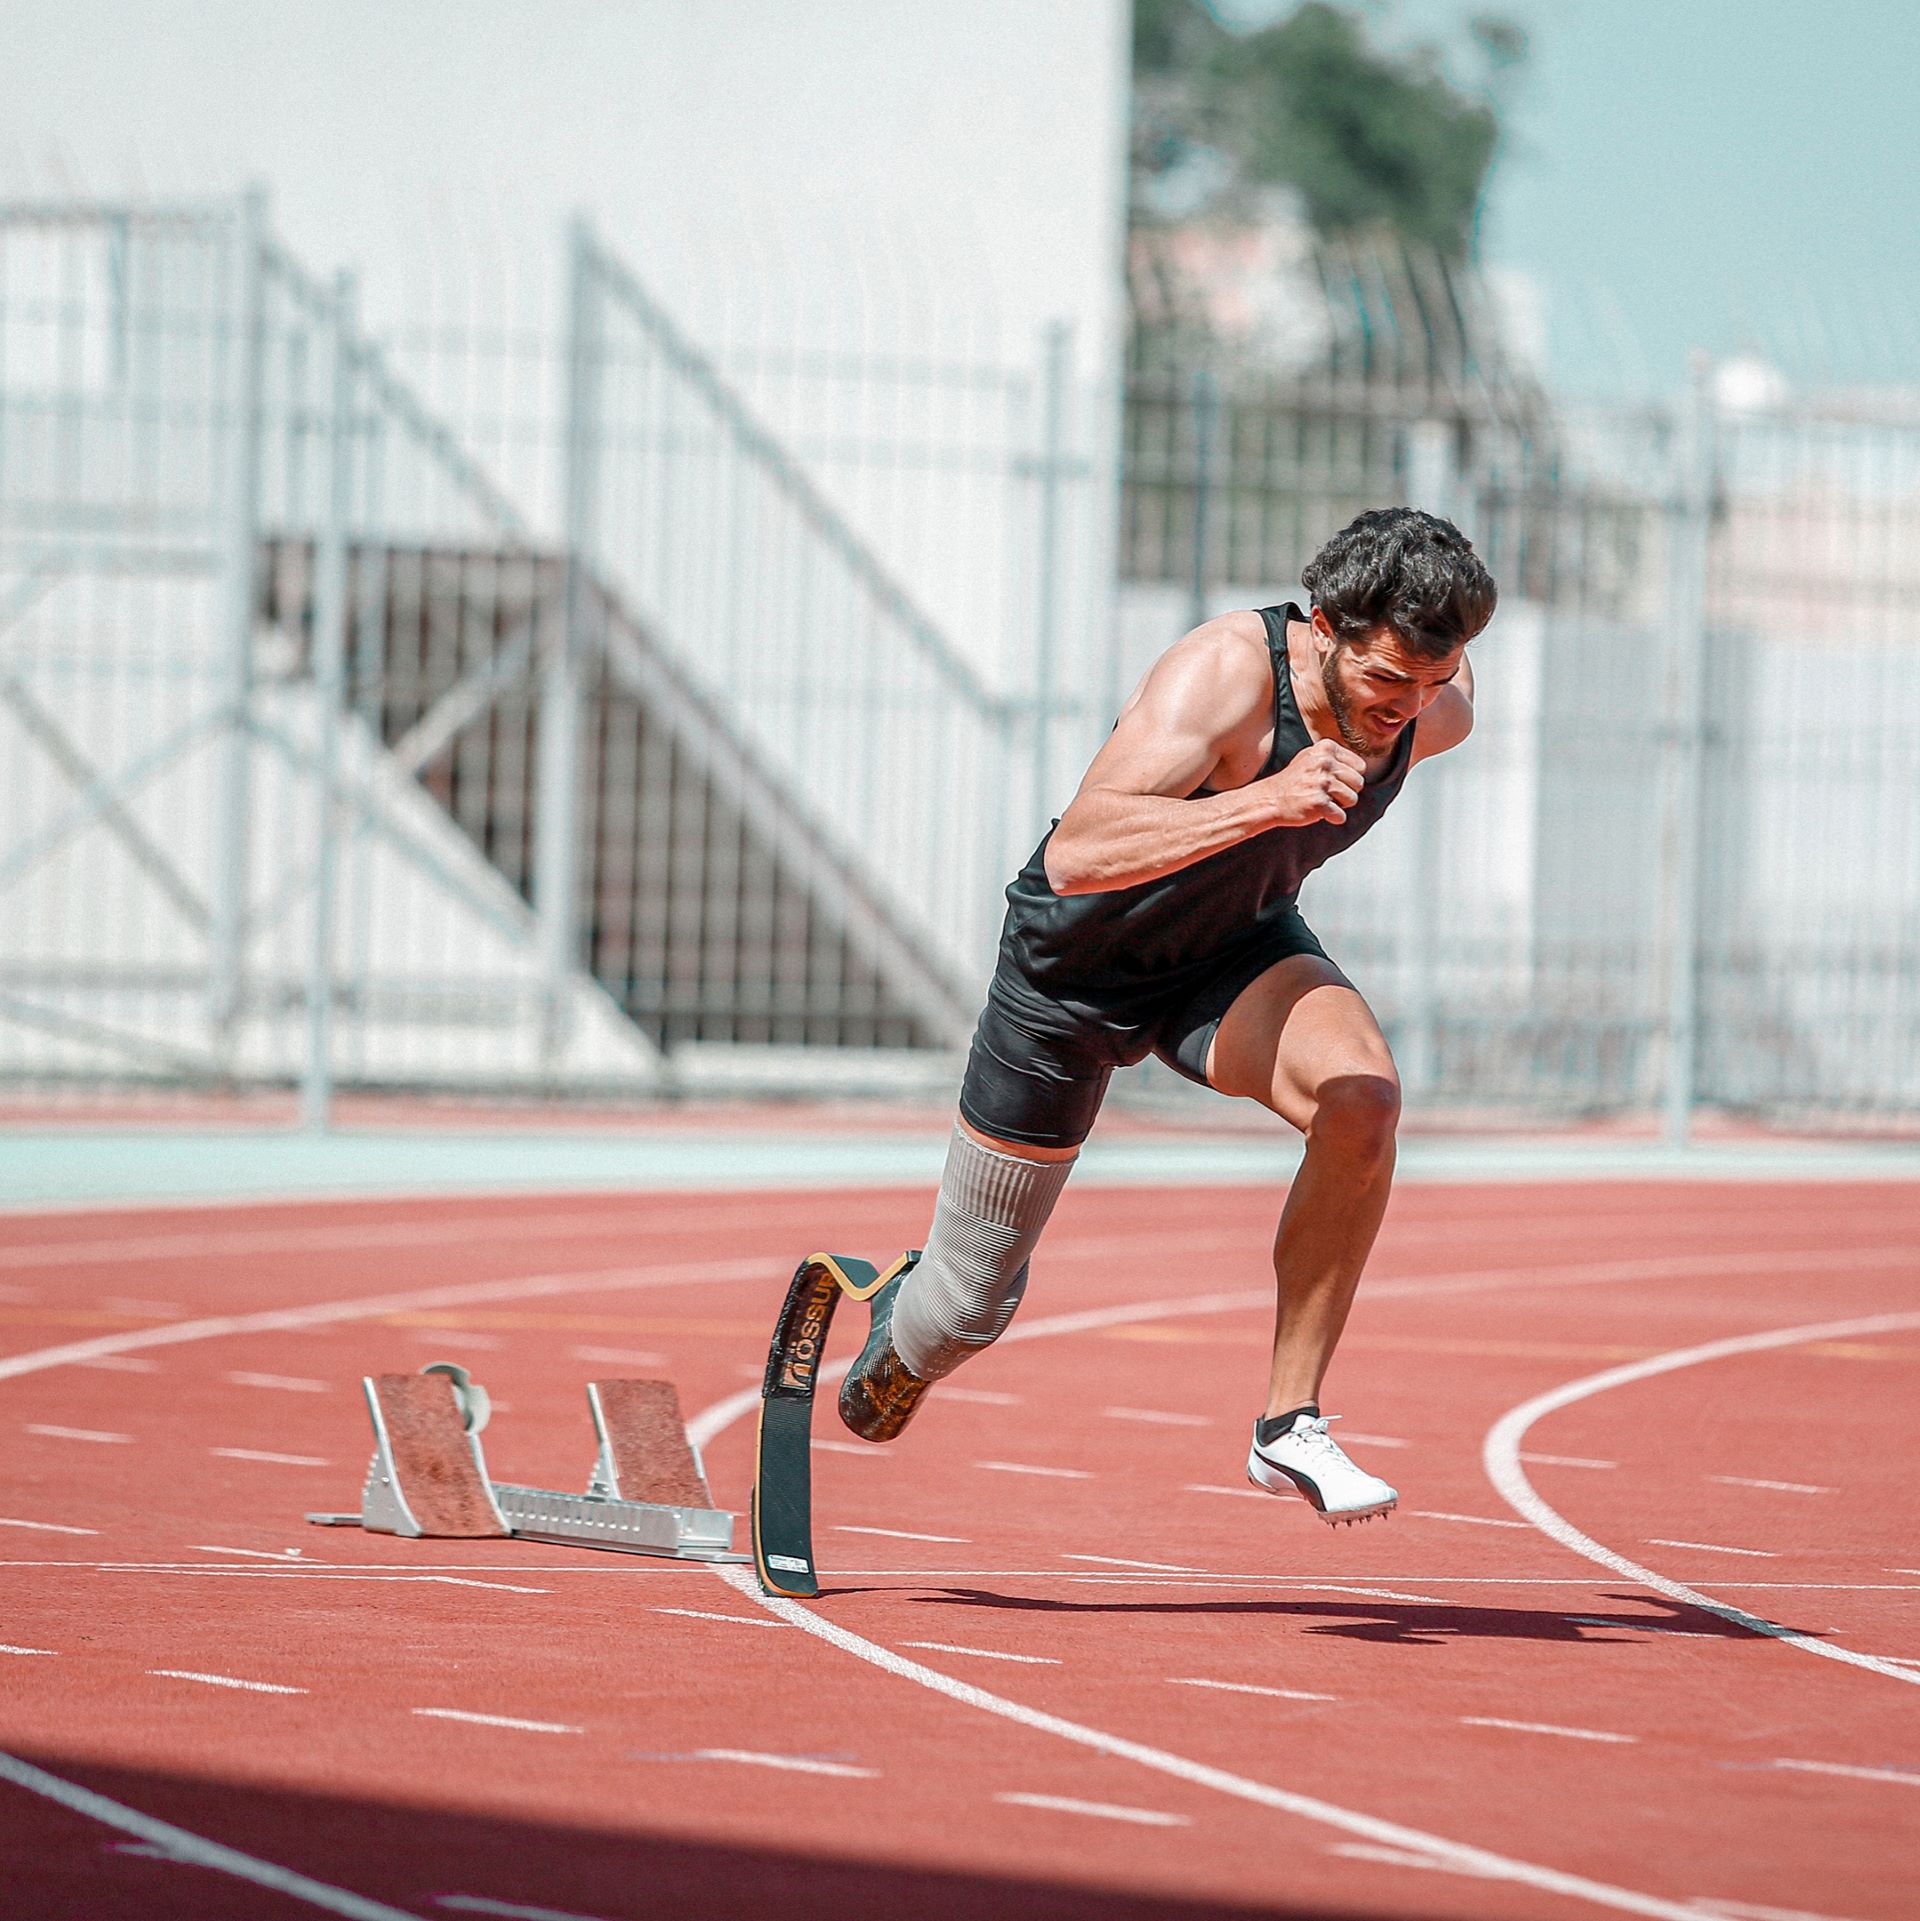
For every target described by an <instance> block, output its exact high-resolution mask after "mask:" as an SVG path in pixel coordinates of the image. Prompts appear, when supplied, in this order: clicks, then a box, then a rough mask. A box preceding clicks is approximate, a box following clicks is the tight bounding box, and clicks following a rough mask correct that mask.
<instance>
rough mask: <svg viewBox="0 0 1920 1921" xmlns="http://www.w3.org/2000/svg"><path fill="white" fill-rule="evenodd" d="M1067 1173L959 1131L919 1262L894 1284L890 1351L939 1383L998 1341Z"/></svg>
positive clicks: (1054, 1163) (1057, 1163)
mask: <svg viewBox="0 0 1920 1921" xmlns="http://www.w3.org/2000/svg"><path fill="white" fill-rule="evenodd" d="M1072 1171H1073V1161H1072V1158H1071V1157H1070V1156H1069V1157H1068V1158H1066V1159H1064V1160H1048V1161H1033V1160H1028V1159H1026V1158H1025V1156H1024V1155H1016V1154H1011V1153H1008V1152H1006V1151H1005V1150H1004V1149H1002V1148H993V1147H988V1146H987V1145H985V1144H984V1143H983V1142H982V1141H981V1140H980V1139H979V1138H978V1136H976V1135H975V1134H974V1133H973V1131H972V1130H971V1129H970V1128H965V1127H961V1128H956V1129H955V1131H954V1137H953V1141H952V1144H951V1145H950V1146H949V1148H948V1151H947V1165H946V1168H945V1171H944V1172H943V1173H942V1175H941V1177H940V1198H939V1200H938V1201H937V1202H936V1204H935V1206H934V1211H933V1226H932V1227H931V1228H930V1229H929V1230H928V1233H927V1244H926V1248H925V1250H924V1252H923V1253H922V1255H921V1258H920V1262H919V1264H918V1266H916V1267H915V1268H914V1269H913V1271H912V1272H911V1273H910V1274H908V1276H907V1277H906V1279H905V1280H904V1281H903V1282H901V1284H900V1294H899V1298H898V1300H897V1301H896V1302H895V1304H894V1310H893V1343H894V1350H895V1352H896V1353H898V1355H899V1356H900V1358H901V1360H903V1361H904V1362H905V1363H906V1364H907V1366H908V1368H910V1369H911V1370H912V1372H913V1373H915V1374H917V1375H918V1376H919V1377H920V1378H921V1379H922V1380H938V1379H939V1378H940V1377H941V1376H942V1375H943V1374H948V1373H951V1372H952V1371H953V1369H954V1368H956V1367H958V1366H959V1365H960V1364H961V1362H963V1361H964V1360H966V1359H967V1358H968V1357H969V1356H970V1355H973V1354H977V1353H978V1352H979V1351H980V1349H981V1348H983V1347H986V1346H988V1345H990V1344H991V1343H992V1342H994V1341H996V1340H998V1339H999V1337H1000V1335H1001V1334H1002V1333H1003V1332H1004V1331H1005V1328H1006V1325H1007V1323H1008V1321H1009V1320H1011V1319H1012V1317H1013V1311H1014V1309H1015V1308H1016V1307H1018V1306H1019V1304H1020V1297H1021V1296H1022V1295H1023V1294H1024V1293H1025V1292H1026V1286H1027V1263H1028V1261H1029V1260H1030V1259H1031V1257H1032V1254H1033V1250H1034V1246H1035V1244H1036V1243H1037V1242H1038V1240H1039V1238H1040V1230H1041V1229H1042V1228H1043V1227H1045V1226H1046V1224H1047V1217H1048V1216H1049V1215H1050V1214H1051V1213H1052V1212H1053V1204H1054V1202H1055V1201H1056V1200H1057V1199H1058V1198H1059V1196H1060V1190H1061V1188H1062V1187H1063V1186H1064V1185H1065V1184H1066V1179H1067V1176H1068V1175H1069V1174H1070V1173H1072Z"/></svg>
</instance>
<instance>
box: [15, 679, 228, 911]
mask: <svg viewBox="0 0 1920 1921" xmlns="http://www.w3.org/2000/svg"><path fill="white" fill-rule="evenodd" d="M0 701H4V702H5V703H6V705H7V706H9V707H11V708H12V709H13V711H14V714H15V715H16V716H17V717H18V719H19V721H20V724H21V726H22V727H24V728H25V729H26V730H27V733H28V734H29V736H31V738H32V739H33V740H34V741H35V742H37V743H38V745H39V746H40V748H41V750H42V752H44V753H45V754H46V756H47V758H48V759H49V760H51V761H52V762H53V764H54V765H55V766H56V767H58V768H59V770H60V771H61V773H63V774H64V775H65V776H66V777H67V779H68V780H69V781H71V782H72V784H73V785H74V787H76V788H77V789H78V790H79V791H80V793H81V794H82V796H84V797H85V800H86V802H87V803H88V805H89V806H91V808H92V810H93V812H94V814H95V816H96V817H97V818H98V819H99V820H100V822H101V824H102V825H103V826H105V827H106V828H107V829H108V830H109V831H110V832H111V833H112V834H113V835H114V837H115V838H116V839H117V840H118V841H119V842H120V843H121V845H122V846H124V847H125V848H126V850H127V852H128V853H129V854H131V855H132V856H133V859H134V863H135V864H136V865H137V866H138V867H139V869H140V871H141V872H142V873H143V874H145V875H146V877H147V878H148V879H149V880H150V881H152V882H153V884H154V885H155V886H156V887H157V888H159V890H160V892H161V893H162V894H164V895H165V896H166V898H167V900H168V902H169V903H170V904H171V905H172V907H173V908H174V911H175V912H176V913H178V914H179V915H180V917H181V919H182V920H184V921H185V922H186V923H187V924H188V925H189V926H190V927H191V928H192V929H193V930H194V932H195V933H197V934H204V933H206V932H207V931H208V930H209V928H211V926H212V925H213V916H212V914H211V913H210V911H209V910H208V907H207V904H206V902H205V901H203V900H202V899H201V898H200V896H199V894H198V893H196V892H195V890H194V889H193V887H192V886H191V885H190V884H189V882H188V881H187V879H186V877H185V876H184V875H183V874H182V873H181V872H180V870H179V868H177V867H176V866H175V865H174V864H173V862H172V861H171V860H170V859H169V858H168V857H167V854H166V852H165V850H164V849H163V848H162V847H161V846H160V844H159V843H158V842H157V841H155V840H154V839H153V838H152V836H151V835H149V834H148V832H147V830H146V829H145V828H144V827H142V826H141V825H140V823H139V822H138V821H137V820H136V819H134V817H133V815H132V813H131V812H130V811H129V809H128V807H127V804H126V801H125V798H124V778H123V779H120V780H116V779H113V778H110V777H109V776H108V775H106V774H103V773H102V772H101V771H100V769H99V768H97V767H96V766H95V765H94V764H93V762H92V761H90V760H89V759H88V758H87V756H86V755H85V754H83V753H82V752H81V751H80V749H79V748H78V747H77V746H75V745H74V742H73V740H72V739H71V737H70V736H69V735H68V734H67V733H66V731H65V730H64V729H63V728H62V727H61V726H60V724H59V722H58V721H56V720H55V719H54V717H53V716H52V715H51V714H50V713H49V712H48V711H47V710H46V708H44V707H43V706H41V704H40V703H39V701H37V700H36V699H35V698H34V697H33V695H32V693H31V692H30V691H29V690H28V688H27V685H26V683H25V682H24V681H23V680H21V678H20V677H19V676H18V675H17V674H11V673H0Z"/></svg>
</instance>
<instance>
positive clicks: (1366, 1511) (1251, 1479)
mask: <svg viewBox="0 0 1920 1921" xmlns="http://www.w3.org/2000/svg"><path fill="white" fill-rule="evenodd" d="M1268 1471H1269V1472H1273V1471H1274V1470H1271V1469H1269V1470H1268ZM1247 1484H1248V1486H1250V1487H1257V1488H1258V1489H1260V1491H1261V1492H1262V1493H1263V1494H1278V1495H1279V1496H1281V1498H1282V1499H1286V1498H1288V1497H1291V1498H1292V1499H1294V1500H1296V1501H1305V1502H1306V1503H1307V1505H1308V1506H1309V1507H1311V1508H1312V1509H1313V1511H1314V1513H1316V1514H1317V1515H1319V1517H1320V1518H1321V1520H1323V1521H1325V1522H1326V1524H1327V1525H1328V1526H1329V1527H1351V1526H1352V1525H1353V1524H1354V1522H1356V1521H1371V1520H1372V1519H1373V1518H1374V1517H1375V1516H1376V1515H1377V1516H1378V1517H1379V1518H1380V1519H1381V1520H1383V1521H1384V1520H1385V1519H1386V1518H1387V1516H1388V1515H1390V1514H1391V1513H1392V1512H1393V1510H1394V1508H1395V1507H1396V1506H1397V1505H1398V1502H1397V1501H1384V1502H1382V1503H1381V1504H1380V1505H1379V1506H1377V1507H1362V1508H1353V1509H1349V1510H1348V1511H1346V1512H1345V1513H1337V1514H1329V1513H1328V1512H1327V1511H1326V1509H1325V1508H1323V1507H1319V1506H1317V1505H1315V1503H1314V1502H1313V1500H1312V1499H1311V1498H1310V1497H1309V1496H1308V1494H1307V1492H1306V1490H1305V1489H1304V1488H1301V1487H1298V1486H1296V1485H1295V1483H1293V1482H1292V1481H1290V1480H1288V1479H1287V1478H1286V1477H1285V1476H1284V1475H1281V1476H1280V1477H1279V1478H1278V1479H1276V1480H1272V1481H1269V1480H1266V1479H1265V1478H1263V1477H1262V1476H1261V1475H1259V1474H1257V1473H1256V1472H1255V1471H1254V1467H1253V1464H1252V1462H1249V1463H1248V1464H1247Z"/></svg>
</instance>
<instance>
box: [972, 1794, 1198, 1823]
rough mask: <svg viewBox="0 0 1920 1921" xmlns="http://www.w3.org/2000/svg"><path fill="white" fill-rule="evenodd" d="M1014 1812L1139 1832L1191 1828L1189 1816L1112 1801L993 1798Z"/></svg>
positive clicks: (1056, 1796)
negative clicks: (1083, 1818) (1076, 1818)
mask: <svg viewBox="0 0 1920 1921" xmlns="http://www.w3.org/2000/svg"><path fill="white" fill-rule="evenodd" d="M993 1798H994V1799H995V1800H996V1801H1004V1802H1006V1804H1007V1805H1008V1806H1009V1807H1014V1808H1044V1809H1045V1810H1046V1811H1047V1812H1048V1813H1051V1814H1085V1815H1091V1816H1092V1817H1093V1818H1094V1819H1095V1820H1098V1821H1131V1822H1132V1823H1133V1824H1134V1825H1135V1826H1136V1827H1141V1828H1190V1827H1192V1826H1193V1817H1192V1816H1191V1815H1190V1814H1167V1813H1165V1812H1163V1811H1162V1810H1161V1809H1159V1808H1123V1807H1119V1806H1117V1805H1116V1804H1115V1803H1113V1802H1111V1801H1076V1800H1074V1799H1073V1797H1072V1796H1071V1795H1065V1794H996V1795H995V1796H994V1797H993Z"/></svg>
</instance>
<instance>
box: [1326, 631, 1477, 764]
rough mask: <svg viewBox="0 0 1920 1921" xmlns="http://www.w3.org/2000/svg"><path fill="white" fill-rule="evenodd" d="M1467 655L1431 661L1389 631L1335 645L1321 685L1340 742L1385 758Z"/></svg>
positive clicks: (1369, 755) (1364, 753)
mask: <svg viewBox="0 0 1920 1921" xmlns="http://www.w3.org/2000/svg"><path fill="white" fill-rule="evenodd" d="M1329 638H1331V637H1330V636H1329ZM1463 651H1464V649H1461V648H1456V649H1455V650H1454V652H1453V653H1452V654H1450V655H1449V656H1448V657H1447V658H1446V659H1445V660H1429V659H1426V658H1424V657H1421V656H1418V655H1414V654H1412V653H1409V652H1408V651H1407V650H1406V649H1405V648H1404V647H1402V646H1401V644H1400V643H1399V641H1398V640H1397V639H1395V637H1394V636H1393V634H1392V632H1391V631H1390V630H1389V629H1387V628H1384V627H1383V628H1381V629H1379V630H1378V631H1377V632H1376V633H1375V634H1374V636H1373V637H1372V638H1371V639H1370V640H1368V641H1365V642H1358V643H1353V644H1347V643H1343V642H1340V641H1334V642H1333V643H1332V645H1331V646H1329V647H1328V648H1327V650H1326V651H1325V652H1324V653H1323V654H1322V655H1321V657H1320V685H1321V688H1322V690H1323V691H1324V693H1325V695H1326V701H1327V712H1328V713H1329V714H1330V715H1331V716H1332V718H1333V724H1334V727H1335V729H1336V730H1337V731H1338V733H1339V735H1340V738H1341V740H1342V741H1344V742H1345V743H1346V745H1347V746H1349V747H1350V748H1352V749H1353V751H1354V752H1355V753H1356V754H1359V755H1361V756H1362V757H1363V758H1365V759H1368V760H1371V759H1372V758H1374V756H1376V755H1378V754H1384V753H1385V752H1386V751H1387V750H1388V749H1389V748H1390V747H1391V746H1392V745H1393V743H1394V742H1395V741H1396V740H1397V739H1399V737H1400V733H1401V730H1402V729H1403V728H1404V727H1406V725H1407V724H1408V722H1410V721H1412V720H1415V719H1417V718H1418V717H1419V715H1420V714H1421V713H1422V712H1423V711H1424V710H1425V709H1426V708H1427V707H1429V706H1430V705H1431V704H1432V703H1433V701H1434V699H1435V697H1436V696H1437V695H1438V694H1439V692H1440V690H1441V688H1443V687H1444V686H1445V685H1446V684H1447V682H1448V681H1450V680H1451V679H1452V678H1453V677H1454V675H1455V674H1456V673H1458V672H1459V668H1460V657H1461V654H1462V652H1463Z"/></svg>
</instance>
